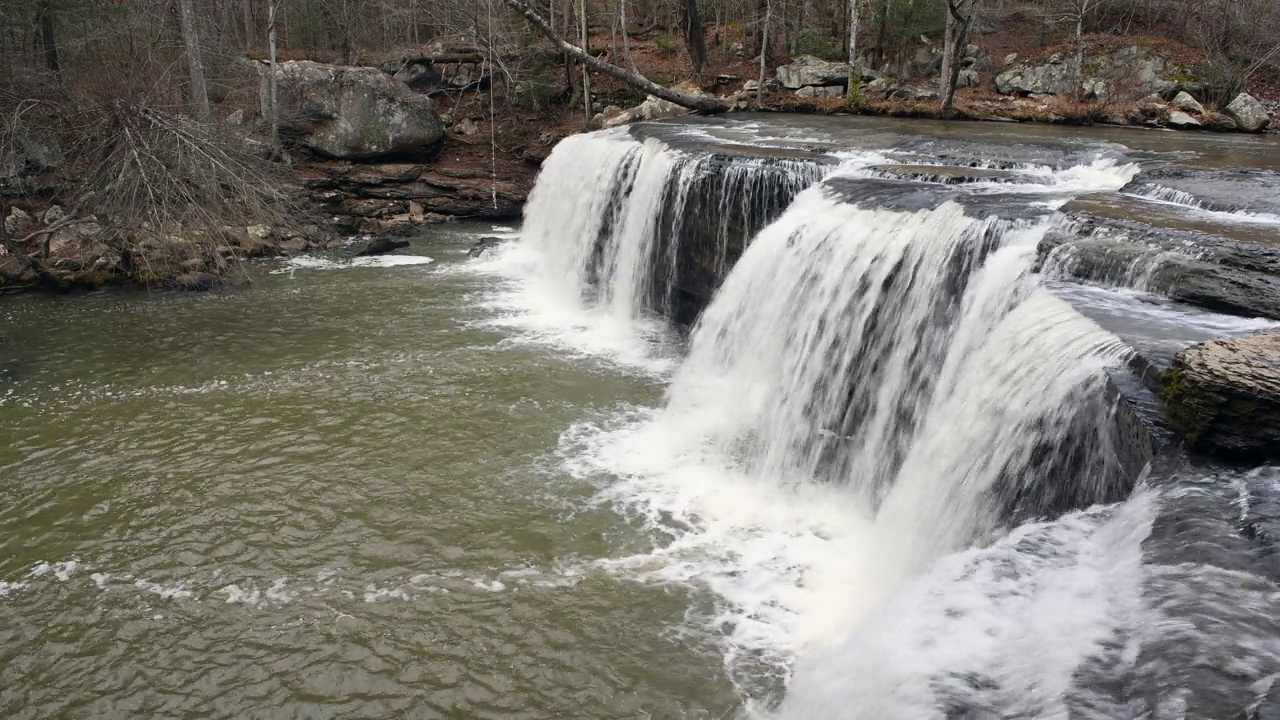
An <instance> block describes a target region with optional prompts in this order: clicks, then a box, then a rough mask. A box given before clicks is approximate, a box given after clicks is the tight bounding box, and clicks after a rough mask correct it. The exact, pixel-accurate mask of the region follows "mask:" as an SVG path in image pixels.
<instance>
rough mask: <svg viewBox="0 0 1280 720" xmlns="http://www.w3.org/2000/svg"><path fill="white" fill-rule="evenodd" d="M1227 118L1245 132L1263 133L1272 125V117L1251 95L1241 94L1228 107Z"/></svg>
mask: <svg viewBox="0 0 1280 720" xmlns="http://www.w3.org/2000/svg"><path fill="white" fill-rule="evenodd" d="M1227 116H1228V117H1230V118H1231V119H1232V120H1234V121H1235V123H1236V126H1237V127H1238V128H1239V129H1241V130H1243V131H1244V132H1262V131H1263V130H1266V129H1267V128H1268V127H1270V125H1271V115H1270V114H1269V113H1268V112H1267V109H1266V108H1265V107H1263V106H1262V103H1260V102H1258V99H1257V98H1255V97H1254V96H1252V95H1250V94H1249V93H1240V94H1239V95H1237V96H1236V99H1235V100H1232V101H1231V104H1230V105H1227Z"/></svg>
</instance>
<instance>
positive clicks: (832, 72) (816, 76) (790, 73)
mask: <svg viewBox="0 0 1280 720" xmlns="http://www.w3.org/2000/svg"><path fill="white" fill-rule="evenodd" d="M851 72H853V68H851V67H850V66H849V65H848V64H846V63H836V62H830V61H828V60H822V59H820V58H816V57H814V56H812V55H801V56H800V57H797V58H796V59H795V60H792V61H791V64H790V65H783V66H782V67H780V68H778V82H780V83H782V87H784V88H787V89H788V90H799V89H800V88H802V87H810V86H815V87H821V86H825V85H848V84H849V74H850V73H851Z"/></svg>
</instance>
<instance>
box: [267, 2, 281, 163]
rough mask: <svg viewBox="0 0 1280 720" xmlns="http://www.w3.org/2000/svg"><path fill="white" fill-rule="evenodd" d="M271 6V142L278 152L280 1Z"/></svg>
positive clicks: (268, 14)
mask: <svg viewBox="0 0 1280 720" xmlns="http://www.w3.org/2000/svg"><path fill="white" fill-rule="evenodd" d="M269 2H270V5H269V6H268V7H267V52H268V57H269V58H270V69H269V71H270V73H271V78H270V79H269V81H268V83H267V84H268V86H269V92H270V97H271V142H273V143H275V146H276V150H277V151H278V150H280V148H281V143H280V104H279V103H280V82H279V78H278V77H277V76H276V22H277V21H278V19H279V18H277V17H276V13H277V12H278V11H279V7H280V0H269Z"/></svg>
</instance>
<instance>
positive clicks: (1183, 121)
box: [1165, 110, 1200, 130]
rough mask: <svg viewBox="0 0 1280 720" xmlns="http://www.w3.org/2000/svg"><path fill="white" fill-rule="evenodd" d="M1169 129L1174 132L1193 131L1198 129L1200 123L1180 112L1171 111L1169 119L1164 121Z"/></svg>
mask: <svg viewBox="0 0 1280 720" xmlns="http://www.w3.org/2000/svg"><path fill="white" fill-rule="evenodd" d="M1165 122H1166V123H1167V124H1168V125H1169V127H1171V128H1174V129H1175V130H1193V129H1195V128H1198V127H1200V121H1199V120H1197V119H1195V118H1193V117H1191V116H1190V115H1188V114H1186V113H1185V112H1183V111H1181V110H1172V111H1170V112H1169V119H1168V120H1166V121H1165Z"/></svg>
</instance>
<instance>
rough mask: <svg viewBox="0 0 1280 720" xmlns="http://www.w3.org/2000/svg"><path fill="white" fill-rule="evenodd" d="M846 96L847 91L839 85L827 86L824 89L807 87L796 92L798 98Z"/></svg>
mask: <svg viewBox="0 0 1280 720" xmlns="http://www.w3.org/2000/svg"><path fill="white" fill-rule="evenodd" d="M844 94H845V89H844V88H843V87H841V86H839V85H826V86H823V87H814V86H813V85H806V86H805V87H802V88H800V89H799V90H797V91H796V97H798V98H814V97H841V96H843V95H844Z"/></svg>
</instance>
